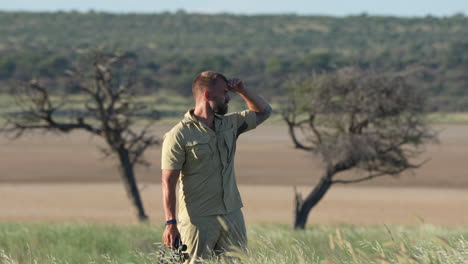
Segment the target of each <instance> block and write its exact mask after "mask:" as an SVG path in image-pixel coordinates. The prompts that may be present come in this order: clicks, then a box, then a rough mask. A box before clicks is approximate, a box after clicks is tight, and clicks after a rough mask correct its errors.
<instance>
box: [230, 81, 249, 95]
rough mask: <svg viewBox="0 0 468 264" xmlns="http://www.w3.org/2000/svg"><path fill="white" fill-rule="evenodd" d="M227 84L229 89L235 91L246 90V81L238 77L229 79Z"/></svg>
mask: <svg viewBox="0 0 468 264" xmlns="http://www.w3.org/2000/svg"><path fill="white" fill-rule="evenodd" d="M227 85H228V90H229V91H230V92H233V93H241V92H243V91H244V90H245V86H244V82H242V80H241V79H238V78H233V79H229V80H228V83H227Z"/></svg>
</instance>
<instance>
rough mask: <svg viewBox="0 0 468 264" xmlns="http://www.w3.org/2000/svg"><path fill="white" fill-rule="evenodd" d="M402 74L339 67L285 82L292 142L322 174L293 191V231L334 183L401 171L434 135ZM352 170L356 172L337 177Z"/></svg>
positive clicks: (422, 105)
mask: <svg viewBox="0 0 468 264" xmlns="http://www.w3.org/2000/svg"><path fill="white" fill-rule="evenodd" d="M408 80H409V78H408V77H407V76H405V75H402V74H401V75H396V74H383V73H375V72H366V71H362V70H359V69H355V68H345V69H341V70H338V71H336V72H334V73H326V74H319V75H315V76H314V77H313V78H312V80H310V81H306V82H296V83H294V84H291V86H290V97H289V101H288V104H287V106H286V107H285V109H284V111H283V119H284V121H285V122H286V124H287V125H288V128H289V134H290V137H291V140H292V142H293V143H294V146H295V147H296V148H298V149H301V150H304V151H308V152H312V153H314V154H316V155H318V156H319V157H320V158H321V160H322V161H323V165H324V172H323V175H322V177H321V179H320V181H319V183H318V184H317V185H316V186H315V188H314V189H313V190H312V191H311V192H310V193H309V194H308V195H307V196H306V197H305V199H303V198H302V196H301V194H300V193H298V192H296V197H295V200H296V208H295V222H294V228H295V229H304V228H305V225H306V222H307V218H308V215H309V212H310V210H311V209H312V208H313V207H314V206H315V205H316V204H317V203H318V202H319V201H320V200H321V199H322V198H323V197H324V195H325V194H326V193H327V191H328V190H329V189H330V187H331V186H332V185H334V184H351V183H358V182H362V181H367V180H371V179H375V178H377V177H382V176H386V175H390V176H398V175H400V174H401V173H402V172H404V171H407V170H411V169H415V168H418V167H419V166H421V165H422V164H423V162H422V163H420V164H414V163H412V161H410V160H413V159H414V158H415V157H416V156H417V155H418V154H420V153H421V152H422V151H423V146H424V144H425V143H428V142H430V141H434V140H435V139H436V136H435V133H434V132H433V131H432V130H431V129H430V128H429V127H428V125H427V124H426V123H425V122H424V115H423V114H424V108H425V103H424V100H425V97H424V96H423V94H422V93H420V92H418V90H417V89H415V87H413V86H412V85H411V84H410V82H409V81H408ZM348 170H357V171H358V172H359V173H358V175H360V176H357V177H356V176H353V177H352V178H343V177H341V178H338V175H339V174H340V173H341V172H344V171H348Z"/></svg>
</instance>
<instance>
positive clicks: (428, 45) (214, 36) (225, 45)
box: [0, 11, 468, 112]
mask: <svg viewBox="0 0 468 264" xmlns="http://www.w3.org/2000/svg"><path fill="white" fill-rule="evenodd" d="M0 36H1V37H0V91H7V90H8V88H9V87H12V85H13V84H14V83H15V82H17V81H18V80H20V81H28V80H30V79H32V78H37V79H40V81H41V83H43V84H44V85H46V86H47V87H53V89H55V90H56V91H59V92H61V93H67V94H70V93H75V94H76V93H79V89H78V87H77V86H73V85H70V84H69V83H68V82H67V81H66V80H67V77H66V76H65V74H64V72H65V71H67V70H68V71H69V72H73V71H75V70H76V69H77V68H78V64H80V63H81V61H82V60H83V58H84V57H85V56H84V55H83V54H85V53H86V52H88V51H89V50H90V49H102V50H106V51H109V52H111V51H112V52H114V51H116V50H120V51H125V54H126V55H125V56H127V57H130V58H135V59H136V61H137V63H136V69H135V73H136V80H138V82H137V83H136V84H135V85H136V89H137V91H138V92H139V93H140V94H148V93H151V94H153V93H155V92H157V91H172V92H175V93H177V94H181V95H185V96H187V95H189V94H190V83H191V80H192V78H193V76H194V75H195V74H196V73H198V72H200V71H202V70H206V69H214V70H218V71H222V72H225V73H227V74H228V75H230V76H240V77H242V78H243V79H245V80H246V82H247V83H248V84H249V85H250V86H252V87H256V88H257V89H258V90H260V91H262V94H264V95H265V96H267V97H268V96H270V97H272V96H278V95H284V94H285V92H284V90H285V89H284V87H285V83H287V82H289V81H290V80H291V79H298V78H299V79H303V78H307V77H308V76H310V75H311V73H312V72H329V71H334V70H335V69H338V68H341V67H344V66H359V67H361V68H363V69H364V70H368V69H371V70H376V71H383V72H405V71H413V72H415V76H416V77H417V80H416V81H417V84H418V86H419V87H420V88H422V90H423V91H425V92H427V93H429V95H430V101H429V104H430V109H431V110H432V111H448V112H455V111H466V110H468V103H467V102H468V100H467V98H468V89H467V86H468V75H467V74H466V72H468V18H467V17H466V16H464V15H462V14H459V15H454V16H451V17H443V18H437V17H431V16H427V17H421V18H395V17H374V16H368V15H366V14H362V15H360V16H350V17H343V18H337V17H325V16H297V15H261V16H260V15H259V16H242V15H231V14H217V15H203V14H188V13H185V12H183V11H179V12H176V13H159V14H109V13H99V12H88V13H79V12H56V13H23V12H0ZM49 84H50V85H49Z"/></svg>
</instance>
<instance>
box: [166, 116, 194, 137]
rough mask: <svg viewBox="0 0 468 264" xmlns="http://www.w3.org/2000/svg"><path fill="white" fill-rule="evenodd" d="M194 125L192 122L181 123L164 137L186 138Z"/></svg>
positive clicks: (183, 121) (184, 121)
mask: <svg viewBox="0 0 468 264" xmlns="http://www.w3.org/2000/svg"><path fill="white" fill-rule="evenodd" d="M193 124H194V121H191V120H182V121H179V122H178V123H177V124H176V125H175V126H173V127H172V128H171V129H170V130H169V131H168V132H167V133H166V134H165V135H164V137H165V138H166V137H175V138H185V137H186V135H187V134H189V133H190V128H191V125H193Z"/></svg>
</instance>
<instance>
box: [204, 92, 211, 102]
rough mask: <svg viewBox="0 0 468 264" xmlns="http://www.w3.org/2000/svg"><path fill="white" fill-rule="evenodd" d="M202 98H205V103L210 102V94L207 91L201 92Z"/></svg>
mask: <svg viewBox="0 0 468 264" xmlns="http://www.w3.org/2000/svg"><path fill="white" fill-rule="evenodd" d="M203 98H205V100H206V101H211V94H210V92H209V91H208V90H205V91H203Z"/></svg>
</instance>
